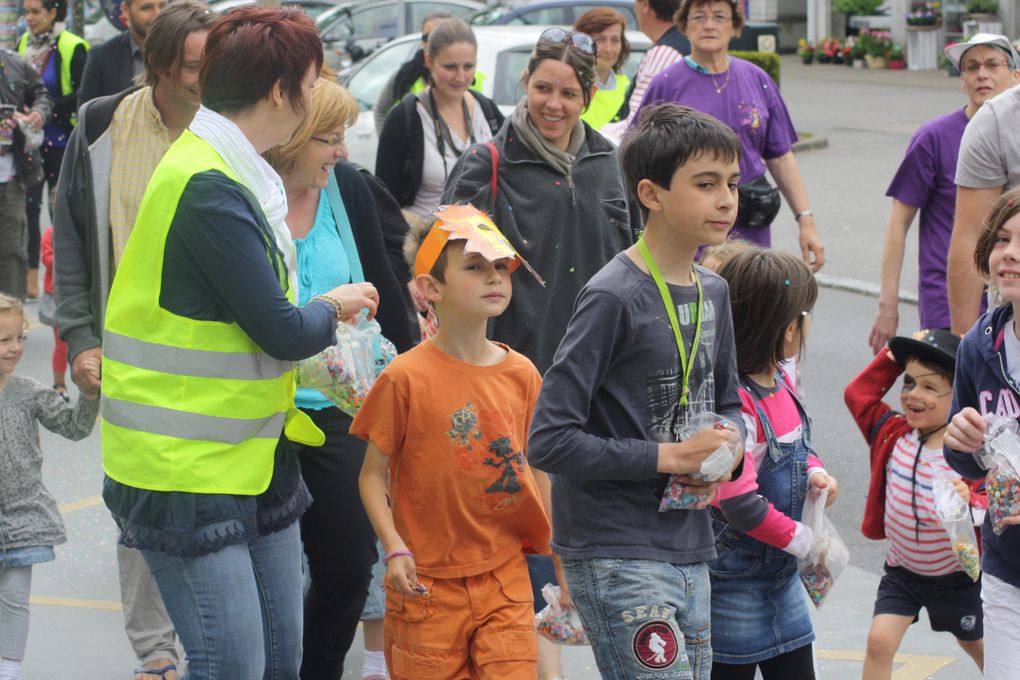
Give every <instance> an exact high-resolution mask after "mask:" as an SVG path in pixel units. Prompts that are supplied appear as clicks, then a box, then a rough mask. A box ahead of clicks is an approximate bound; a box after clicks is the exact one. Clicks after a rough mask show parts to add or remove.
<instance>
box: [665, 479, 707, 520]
mask: <svg viewBox="0 0 1020 680" xmlns="http://www.w3.org/2000/svg"><path fill="white" fill-rule="evenodd" d="M690 488H692V487H689V486H685V485H684V483H683V482H682V481H680V480H679V479H678V476H677V475H671V476H670V478H669V484H667V485H666V490H665V491H664V492H663V494H662V500H660V501H659V512H666V511H667V510H689V509H690V508H693V507H694V506H695V505H697V504H698V503H700V502H702V501H703V500H705V497H704V496H702V495H699V494H696V493H691V492H690V491H689V490H688V489H690Z"/></svg>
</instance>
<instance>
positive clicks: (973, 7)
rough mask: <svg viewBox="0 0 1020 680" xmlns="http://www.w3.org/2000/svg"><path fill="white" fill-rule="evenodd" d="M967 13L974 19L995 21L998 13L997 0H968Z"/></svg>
mask: <svg viewBox="0 0 1020 680" xmlns="http://www.w3.org/2000/svg"><path fill="white" fill-rule="evenodd" d="M967 13H968V14H969V15H970V18H971V19H973V20H974V21H995V20H996V15H997V14H998V13H999V3H998V0H968V2H967Z"/></svg>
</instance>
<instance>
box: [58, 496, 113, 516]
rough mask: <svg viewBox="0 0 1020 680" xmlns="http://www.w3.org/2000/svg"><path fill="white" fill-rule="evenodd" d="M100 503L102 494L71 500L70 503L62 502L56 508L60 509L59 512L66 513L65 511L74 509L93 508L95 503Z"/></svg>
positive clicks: (101, 502)
mask: <svg viewBox="0 0 1020 680" xmlns="http://www.w3.org/2000/svg"><path fill="white" fill-rule="evenodd" d="M102 504H103V498H102V496H90V497H89V498H82V499H80V500H76V501H71V502H70V503H64V504H63V505H61V506H60V507H59V508H58V509H59V510H60V514H62V515H66V514H67V513H69V512H74V511H75V510H84V509H86V508H94V507H96V506H97V505H102Z"/></svg>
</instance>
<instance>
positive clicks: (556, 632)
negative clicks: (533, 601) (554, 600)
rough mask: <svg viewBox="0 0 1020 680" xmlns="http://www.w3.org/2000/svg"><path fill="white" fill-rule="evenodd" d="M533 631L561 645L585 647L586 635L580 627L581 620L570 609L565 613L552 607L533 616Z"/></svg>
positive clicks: (549, 606) (581, 626)
mask: <svg viewBox="0 0 1020 680" xmlns="http://www.w3.org/2000/svg"><path fill="white" fill-rule="evenodd" d="M535 630H537V631H538V634H539V635H541V636H542V637H544V638H545V639H547V640H552V641H553V642H556V643H559V644H561V645H587V644H590V643H589V642H588V635H587V634H586V633H585V632H584V626H583V625H581V618H580V617H579V616H578V615H577V612H576V611H575V610H574V609H573V608H570V609H568V610H566V611H564V610H562V609H559V608H557V609H556V610H553V606H552V605H548V606H547V607H546V608H545V609H543V610H542V611H540V612H539V613H537V614H535Z"/></svg>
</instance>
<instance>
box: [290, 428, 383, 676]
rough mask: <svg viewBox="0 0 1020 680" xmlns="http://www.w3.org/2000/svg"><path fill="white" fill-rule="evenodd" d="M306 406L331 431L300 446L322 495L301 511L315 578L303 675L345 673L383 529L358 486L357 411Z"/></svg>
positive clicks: (308, 600) (360, 445) (304, 471)
mask: <svg viewBox="0 0 1020 680" xmlns="http://www.w3.org/2000/svg"><path fill="white" fill-rule="evenodd" d="M306 413H308V415H309V416H311V418H312V420H314V421H315V424H316V425H318V426H319V428H320V429H321V430H322V431H323V432H324V433H325V435H326V443H325V444H324V445H323V446H320V447H311V446H302V447H299V449H298V460H299V461H300V463H301V476H302V477H304V480H305V484H307V485H308V490H309V491H310V492H311V494H312V498H313V499H314V502H313V503H312V506H311V507H310V508H309V509H308V511H307V512H306V513H305V515H304V517H302V518H301V539H302V541H303V542H304V546H305V555H307V556H308V568H309V575H310V576H311V581H312V585H311V588H309V590H308V594H307V595H306V596H305V622H304V623H305V631H304V658H303V660H302V662H301V680H338V679H339V678H340V677H341V675H343V671H344V658H345V657H346V656H347V650H348V649H350V647H351V642H352V641H353V640H354V634H355V632H356V631H357V628H358V621H359V620H360V619H361V611H362V609H364V607H365V599H366V598H367V597H368V586H369V583H370V582H371V580H372V565H374V564H375V561H376V559H377V555H376V550H375V532H374V531H373V530H372V525H371V524H370V523H369V521H368V515H367V514H365V508H364V506H363V505H362V504H361V494H359V493H358V474H359V473H360V472H361V464H362V462H363V461H364V460H365V447H366V444H365V442H364V441H362V440H361V439H358V438H356V437H352V436H351V435H350V434H348V429H349V428H350V425H351V418H350V416H348V415H347V414H345V413H343V412H342V411H340V409H337V408H328V409H322V410H309V411H306Z"/></svg>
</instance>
